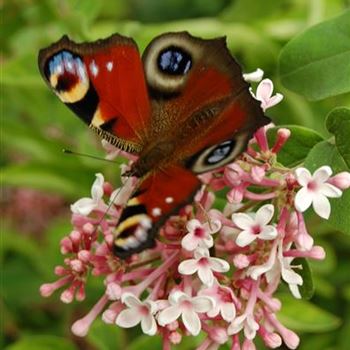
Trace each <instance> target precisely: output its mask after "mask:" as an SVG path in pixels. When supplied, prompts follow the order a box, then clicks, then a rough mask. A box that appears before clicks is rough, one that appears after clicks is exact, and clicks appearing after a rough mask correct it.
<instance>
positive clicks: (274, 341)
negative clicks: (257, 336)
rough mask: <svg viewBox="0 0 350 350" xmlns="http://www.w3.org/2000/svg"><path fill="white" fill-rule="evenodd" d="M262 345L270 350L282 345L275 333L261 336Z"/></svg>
mask: <svg viewBox="0 0 350 350" xmlns="http://www.w3.org/2000/svg"><path fill="white" fill-rule="evenodd" d="M263 340H264V343H265V344H266V346H267V347H269V348H271V349H275V348H278V347H280V346H281V345H282V339H281V337H280V336H279V335H278V334H277V333H269V332H266V333H265V334H264V336H263Z"/></svg>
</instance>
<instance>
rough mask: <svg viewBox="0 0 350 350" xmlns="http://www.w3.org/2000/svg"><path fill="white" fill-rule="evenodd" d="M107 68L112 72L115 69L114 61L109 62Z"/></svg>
mask: <svg viewBox="0 0 350 350" xmlns="http://www.w3.org/2000/svg"><path fill="white" fill-rule="evenodd" d="M106 68H107V70H108V71H109V72H111V71H112V69H113V62H112V61H109V62H107V64H106Z"/></svg>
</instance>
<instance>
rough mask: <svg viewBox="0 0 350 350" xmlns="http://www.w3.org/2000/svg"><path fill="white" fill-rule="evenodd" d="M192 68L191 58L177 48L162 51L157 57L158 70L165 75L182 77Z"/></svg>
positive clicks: (172, 47) (171, 47)
mask: <svg viewBox="0 0 350 350" xmlns="http://www.w3.org/2000/svg"><path fill="white" fill-rule="evenodd" d="M191 66H192V58H191V56H190V55H189V54H188V53H187V52H186V51H184V50H183V49H181V48H179V47H177V46H170V47H168V48H166V49H164V50H162V51H161V52H160V54H159V56H158V68H159V69H160V70H161V71H162V72H163V73H166V74H170V75H184V74H186V73H188V71H189V70H190V69H191Z"/></svg>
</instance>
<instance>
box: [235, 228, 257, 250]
mask: <svg viewBox="0 0 350 350" xmlns="http://www.w3.org/2000/svg"><path fill="white" fill-rule="evenodd" d="M256 237H257V236H256V235H254V234H252V233H250V232H248V231H242V232H241V233H240V234H239V235H238V236H237V238H236V244H237V245H238V246H240V247H245V246H247V245H249V244H250V243H252V242H253V241H254V240H255V239H256Z"/></svg>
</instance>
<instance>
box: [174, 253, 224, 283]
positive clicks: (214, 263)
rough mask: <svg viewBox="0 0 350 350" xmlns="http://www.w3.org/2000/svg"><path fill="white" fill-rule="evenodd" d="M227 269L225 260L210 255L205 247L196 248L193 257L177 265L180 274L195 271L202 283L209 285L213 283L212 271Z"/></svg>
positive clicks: (189, 273) (190, 273)
mask: <svg viewBox="0 0 350 350" xmlns="http://www.w3.org/2000/svg"><path fill="white" fill-rule="evenodd" d="M229 269H230V264H229V263H228V262H227V261H225V260H222V259H219V258H212V257H210V256H209V251H208V250H207V249H197V250H196V251H195V252H194V259H188V260H184V261H182V262H181V264H180V265H179V267H178V271H179V272H180V273H181V274H182V275H193V274H194V273H196V272H197V274H198V277H199V279H200V280H201V281H202V283H204V284H205V285H207V286H209V287H210V286H212V285H213V283H214V274H213V271H215V272H227V271H228V270H229Z"/></svg>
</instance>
